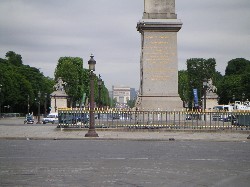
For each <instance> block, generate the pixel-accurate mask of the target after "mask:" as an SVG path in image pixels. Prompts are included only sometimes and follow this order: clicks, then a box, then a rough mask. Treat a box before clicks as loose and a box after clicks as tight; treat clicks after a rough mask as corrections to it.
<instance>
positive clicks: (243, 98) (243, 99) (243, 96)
mask: <svg viewBox="0 0 250 187" xmlns="http://www.w3.org/2000/svg"><path fill="white" fill-rule="evenodd" d="M244 101H245V93H242V104H244Z"/></svg>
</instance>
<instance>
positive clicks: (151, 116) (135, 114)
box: [58, 109, 250, 130]
mask: <svg viewBox="0 0 250 187" xmlns="http://www.w3.org/2000/svg"><path fill="white" fill-rule="evenodd" d="M58 113H59V114H58V116H59V118H58V121H59V124H58V127H59V128H89V118H88V117H89V110H88V109H81V110H80V109H66V110H59V111H58ZM95 127H96V128H139V129H160V128H165V129H211V130H212V129H235V130H250V111H237V112H226V111H206V112H200V111H133V110H117V109H108V110H98V109H97V110H95Z"/></svg>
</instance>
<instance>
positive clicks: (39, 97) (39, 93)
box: [37, 91, 41, 124]
mask: <svg viewBox="0 0 250 187" xmlns="http://www.w3.org/2000/svg"><path fill="white" fill-rule="evenodd" d="M37 96H38V121H37V124H41V121H40V99H41V92H40V91H38V95H37Z"/></svg>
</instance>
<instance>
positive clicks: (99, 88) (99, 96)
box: [97, 74, 102, 119]
mask: <svg viewBox="0 0 250 187" xmlns="http://www.w3.org/2000/svg"><path fill="white" fill-rule="evenodd" d="M97 84H98V108H99V112H98V119H100V108H101V104H102V102H101V90H102V79H101V75H100V74H99V77H98V80H97Z"/></svg>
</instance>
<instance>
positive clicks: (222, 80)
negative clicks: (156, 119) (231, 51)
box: [178, 58, 250, 108]
mask: <svg viewBox="0 0 250 187" xmlns="http://www.w3.org/2000/svg"><path fill="white" fill-rule="evenodd" d="M215 67H216V60H215V59H214V58H209V59H203V58H191V59H188V60H187V70H181V71H179V85H178V86H179V95H180V97H181V99H182V101H184V102H185V103H188V106H189V108H191V107H192V103H193V100H194V95H193V89H194V88H196V89H197V90H198V97H199V102H200V103H199V104H200V106H201V98H202V97H203V95H204V88H203V80H204V79H206V80H208V79H212V81H213V85H214V86H216V88H217V90H216V93H217V95H218V96H219V97H218V99H219V104H228V103H232V102H234V101H242V100H244V101H245V100H247V99H248V98H250V92H249V91H250V61H249V60H246V59H244V58H236V59H232V60H230V61H229V62H228V64H227V67H226V70H225V75H224V76H223V75H222V74H221V73H220V72H218V71H216V69H215Z"/></svg>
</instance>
